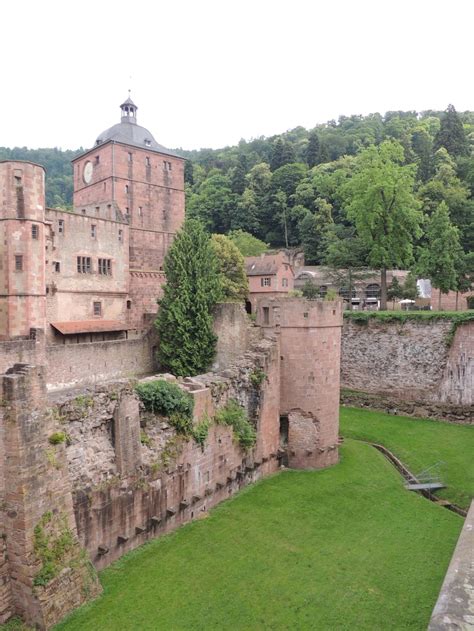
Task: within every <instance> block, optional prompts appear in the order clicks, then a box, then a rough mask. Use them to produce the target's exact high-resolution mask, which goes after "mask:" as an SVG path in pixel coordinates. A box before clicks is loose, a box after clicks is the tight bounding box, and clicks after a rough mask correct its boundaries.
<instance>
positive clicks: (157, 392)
mask: <svg viewBox="0 0 474 631" xmlns="http://www.w3.org/2000/svg"><path fill="white" fill-rule="evenodd" d="M135 392H136V393H137V394H138V397H139V399H140V401H141V402H142V403H143V405H144V406H145V409H146V410H148V411H149V412H153V414H162V415H163V416H168V417H170V416H172V415H173V414H180V415H182V416H187V417H189V418H191V417H192V414H193V407H194V401H193V398H192V396H191V395H190V394H188V393H187V392H185V391H184V390H182V389H181V388H180V387H179V386H178V385H177V384H176V383H172V382H169V381H165V380H164V379H156V380H154V381H145V382H144V383H138V384H137V385H136V386H135Z"/></svg>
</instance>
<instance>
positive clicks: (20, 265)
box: [15, 254, 23, 272]
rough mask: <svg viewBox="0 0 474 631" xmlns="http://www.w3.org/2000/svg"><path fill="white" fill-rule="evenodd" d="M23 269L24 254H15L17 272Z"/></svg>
mask: <svg viewBox="0 0 474 631" xmlns="http://www.w3.org/2000/svg"><path fill="white" fill-rule="evenodd" d="M22 271H23V254H15V272H22Z"/></svg>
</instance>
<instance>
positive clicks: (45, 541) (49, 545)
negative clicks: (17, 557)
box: [33, 511, 74, 586]
mask: <svg viewBox="0 0 474 631" xmlns="http://www.w3.org/2000/svg"><path fill="white" fill-rule="evenodd" d="M33 535H34V550H35V554H36V556H37V557H38V559H39V560H40V561H41V569H40V571H39V572H38V573H37V574H36V576H35V577H34V579H33V584H34V585H36V586H40V585H41V586H44V585H47V584H48V583H49V581H51V580H52V579H53V578H54V577H55V576H57V575H58V574H59V572H60V571H61V570H62V568H63V567H65V561H66V557H67V556H68V555H69V553H70V552H71V550H72V548H73V546H74V538H73V534H72V532H71V530H70V528H68V526H67V523H66V518H65V516H64V515H61V516H56V517H55V516H54V515H53V513H52V512H51V511H48V512H47V513H44V515H43V516H42V518H41V519H40V521H39V522H38V524H36V526H35V529H34V531H33Z"/></svg>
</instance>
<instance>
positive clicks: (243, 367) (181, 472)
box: [51, 339, 280, 568]
mask: <svg viewBox="0 0 474 631" xmlns="http://www.w3.org/2000/svg"><path fill="white" fill-rule="evenodd" d="M255 374H258V375H259V379H255ZM164 377H165V378H166V379H171V380H175V378H174V377H172V376H171V375H165V376H164ZM156 378H163V375H155V376H153V377H147V378H145V379H143V380H142V381H147V380H153V379H156ZM175 381H176V380H175ZM179 383H180V384H181V387H182V388H184V389H185V390H187V391H188V392H189V393H190V394H191V396H192V397H193V399H194V422H195V423H198V422H200V421H201V420H202V419H203V418H206V417H207V418H210V419H212V418H213V416H214V415H215V412H216V411H217V410H218V409H219V408H221V407H222V406H224V405H225V404H226V403H227V402H228V401H229V400H230V399H235V400H237V401H238V402H239V404H240V405H242V406H243V408H244V409H245V410H246V412H247V414H248V416H249V418H250V419H251V421H252V423H253V424H254V426H255V428H256V430H257V443H256V445H255V447H254V448H253V449H250V450H248V451H245V450H243V449H242V448H241V447H240V446H239V444H238V443H236V440H235V438H234V435H233V431H232V428H230V427H226V426H221V425H216V424H215V423H212V424H211V426H210V428H209V434H208V437H207V439H206V441H205V443H204V444H203V445H199V444H197V443H196V442H195V441H194V440H193V439H187V438H185V437H183V436H182V435H179V434H177V433H176V430H175V429H174V428H173V427H172V426H171V425H170V422H169V419H167V418H164V417H160V416H158V415H155V414H152V413H150V412H147V411H145V410H144V409H143V408H142V406H141V405H140V406H139V403H138V399H137V398H136V395H135V393H134V387H133V382H130V381H127V380H123V381H117V382H110V383H107V384H104V385H100V386H96V387H89V388H87V389H83V390H81V391H76V392H72V393H66V392H58V393H55V394H54V398H53V400H52V407H51V415H52V416H53V417H54V418H55V419H57V423H58V427H61V428H62V429H63V431H64V432H66V434H67V436H68V446H67V448H66V454H67V459H68V471H69V478H70V483H71V487H72V496H73V504H74V513H75V521H76V525H77V531H78V537H79V540H80V542H81V544H82V545H83V546H84V547H85V548H86V549H87V550H88V552H89V555H90V558H91V559H92V561H93V563H94V564H95V565H96V567H98V568H102V567H105V566H107V565H108V564H110V563H111V562H112V561H114V560H116V559H118V558H119V557H120V556H122V555H123V554H124V553H125V552H127V551H129V550H131V549H133V548H134V547H136V546H138V545H141V544H142V543H144V542H145V541H146V540H148V539H150V538H153V537H156V536H159V535H161V534H163V533H165V532H169V531H170V530H173V529H174V528H176V527H177V526H178V525H181V524H183V523H186V522H187V521H190V520H192V519H196V518H198V517H199V516H201V515H203V514H205V513H206V512H207V511H208V510H209V509H210V508H211V507H212V506H214V505H216V504H217V503H219V502H220V501H222V500H223V499H226V498H227V497H229V496H231V495H232V494H234V493H235V492H237V491H238V490H239V489H240V488H242V487H243V486H245V485H246V484H249V483H251V482H253V481H255V480H257V479H258V478H260V477H261V476H263V475H266V474H268V473H271V472H273V471H275V470H276V469H277V468H278V466H279V455H280V454H279V344H278V340H277V339H263V340H259V341H257V342H256V343H255V344H254V345H253V346H252V348H251V349H249V350H248V351H247V353H245V354H244V356H242V357H241V358H239V360H237V361H236V362H234V364H233V365H232V366H231V367H229V368H227V369H225V370H223V371H221V372H220V373H217V374H216V373H207V374H204V375H200V376H198V377H194V378H186V379H183V380H180V381H179Z"/></svg>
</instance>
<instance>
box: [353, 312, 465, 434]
mask: <svg viewBox="0 0 474 631" xmlns="http://www.w3.org/2000/svg"><path fill="white" fill-rule="evenodd" d="M451 326H452V322H451V321H449V320H432V321H420V322H416V321H413V320H407V321H405V322H399V323H398V322H397V323H393V322H390V323H384V322H380V321H378V320H376V319H375V318H374V319H370V320H368V321H367V322H364V323H357V322H354V321H351V320H350V319H346V320H345V321H344V328H343V336H342V361H341V386H342V389H343V390H342V393H343V397H342V399H343V402H345V403H348V404H353V405H366V406H369V407H378V408H382V409H389V410H395V409H396V410H398V411H399V412H400V413H407V414H414V415H418V416H431V417H434V418H436V417H440V418H444V417H446V418H450V419H451V420H455V421H456V420H457V421H461V422H472V421H473V419H472V404H473V402H474V322H466V323H463V324H460V325H459V326H458V327H457V329H456V333H455V336H454V339H453V340H452V343H451V345H450V346H449V345H448V343H447V339H448V337H449V333H450V330H451Z"/></svg>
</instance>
